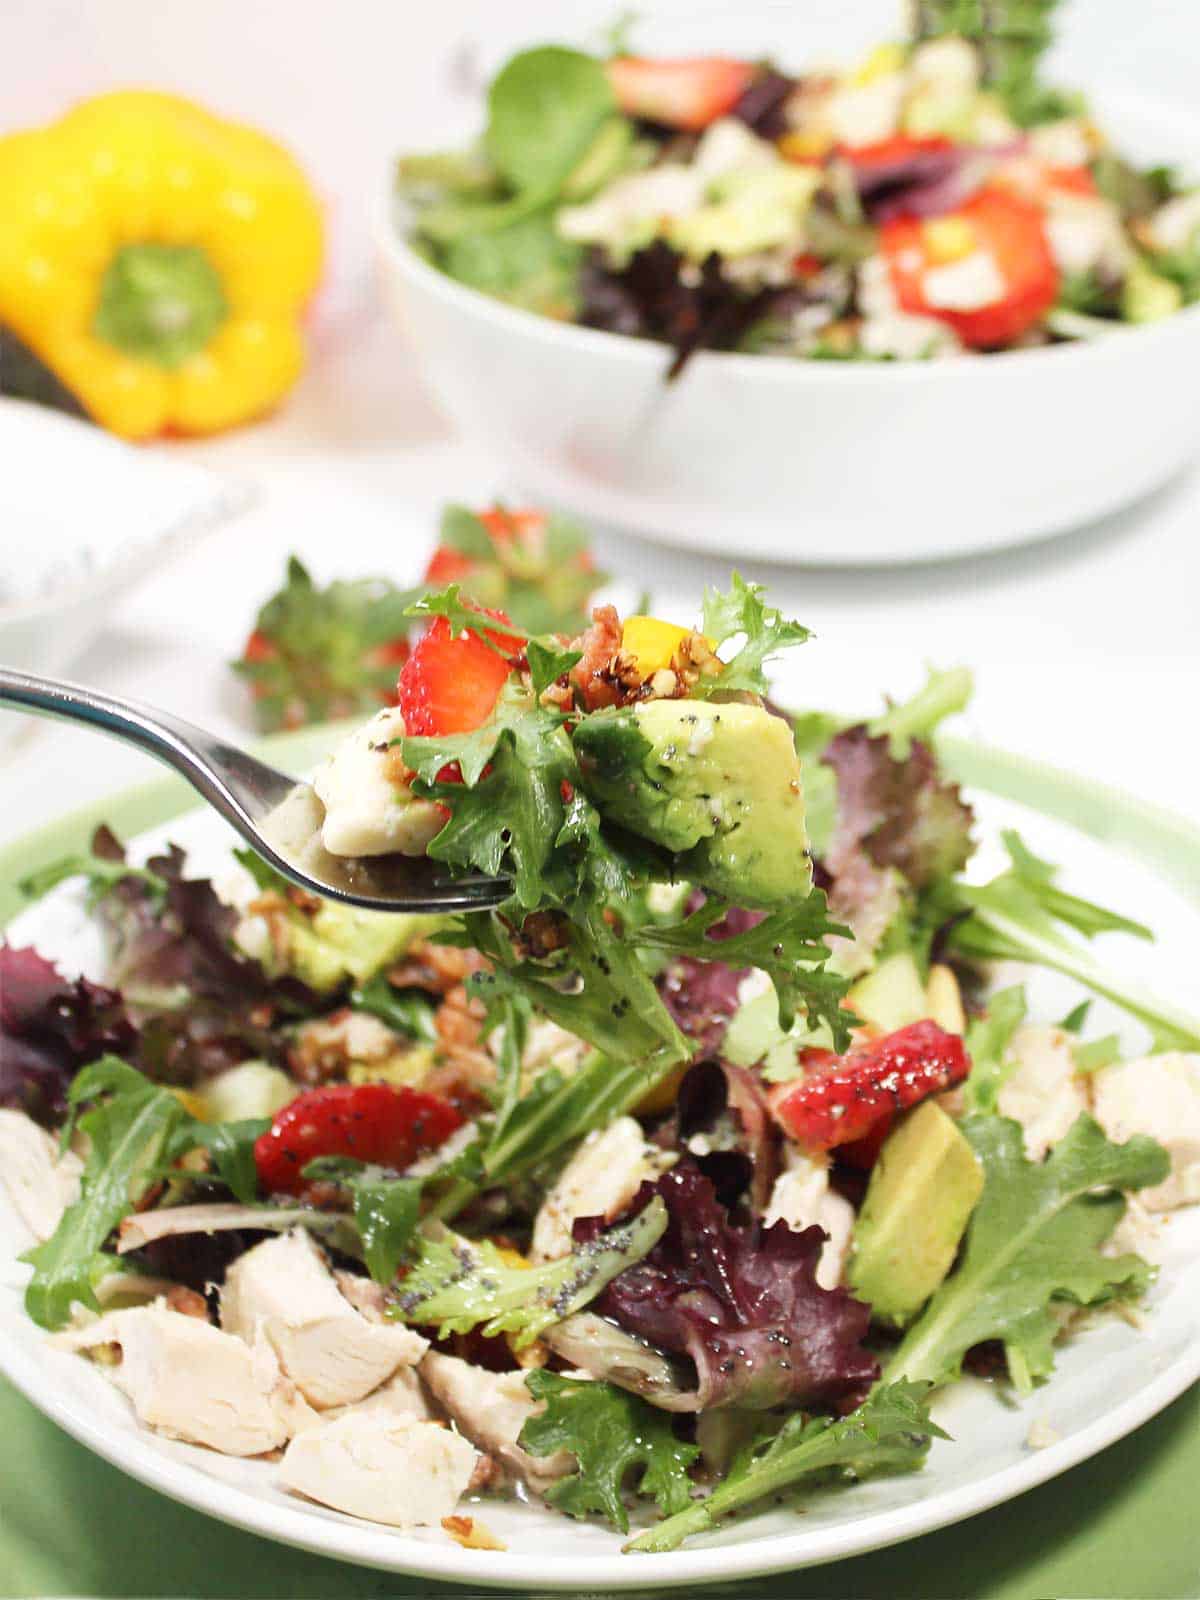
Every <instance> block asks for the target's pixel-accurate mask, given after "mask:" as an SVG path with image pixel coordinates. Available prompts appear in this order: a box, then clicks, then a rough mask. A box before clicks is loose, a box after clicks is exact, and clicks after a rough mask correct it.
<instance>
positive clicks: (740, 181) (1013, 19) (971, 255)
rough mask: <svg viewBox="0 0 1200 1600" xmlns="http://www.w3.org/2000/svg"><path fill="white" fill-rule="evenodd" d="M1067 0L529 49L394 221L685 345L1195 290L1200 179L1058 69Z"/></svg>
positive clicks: (411, 183)
mask: <svg viewBox="0 0 1200 1600" xmlns="http://www.w3.org/2000/svg"><path fill="white" fill-rule="evenodd" d="M1051 9H1052V7H1051V6H1050V5H1049V4H1045V3H1044V0H1043V3H1039V4H1035V5H1024V4H1022V5H1020V6H1016V5H1006V4H999V5H987V6H981V5H963V4H957V3H953V4H952V3H946V0H922V3H919V4H917V5H915V6H914V7H913V15H912V26H911V31H910V33H909V36H908V37H906V38H903V39H899V40H893V41H889V42H887V43H884V44H882V45H880V46H879V47H878V48H877V49H875V50H874V51H872V52H871V53H870V54H869V55H868V56H867V57H866V58H865V59H864V60H862V61H860V62H858V63H857V64H856V65H854V66H852V67H850V68H849V69H845V70H843V69H837V68H832V67H828V66H823V65H813V66H811V67H808V68H803V69H798V70H794V69H792V68H791V67H788V66H784V65H781V64H779V63H776V62H773V61H759V60H750V59H746V58H743V57H733V56H729V57H703V58H687V59H661V58H653V57H646V56H640V55H636V54H634V53H632V52H631V51H630V50H629V49H628V48H626V47H625V45H624V43H623V42H619V43H618V44H617V45H616V46H614V48H613V50H612V52H611V53H610V54H608V55H607V56H603V57H602V56H600V55H593V54H588V53H585V52H583V51H580V50H576V49H569V48H565V47H562V46H558V45H545V46H539V47H536V48H533V49H530V50H526V51H524V52H522V53H520V54H518V55H516V56H514V57H513V58H512V59H511V60H509V61H508V62H507V63H506V64H505V65H504V66H503V67H502V68H501V70H500V71H499V73H498V74H497V75H496V77H495V78H494V80H493V81H492V83H491V85H490V87H489V90H488V96H487V124H486V127H485V129H484V132H483V135H482V137H481V138H480V139H479V140H478V141H477V143H476V144H475V145H473V146H472V147H471V148H469V149H467V150H465V151H462V152H454V153H447V154H420V155H408V156H405V157H403V158H402V159H401V161H400V163H399V168H398V184H399V192H400V196H401V199H402V201H403V207H402V218H401V225H402V227H403V229H404V231H405V232H406V233H407V234H408V236H409V238H410V240H411V242H412V244H413V245H414V247H415V248H416V249H417V250H418V251H419V252H420V253H421V254H422V255H424V256H425V257H426V258H427V259H428V260H429V261H430V262H432V263H433V264H434V265H435V266H436V267H438V268H439V269H440V270H441V271H443V272H444V273H446V274H447V275H448V276H449V277H451V278H453V279H456V280H457V281H458V282H460V283H462V284H465V285H467V286H469V287H470V288H473V289H477V290H480V291H482V292H483V293H485V294H488V295H493V296H495V297H496V298H498V299H500V300H504V301H507V302H508V303H510V304H512V305H515V306H518V307H521V308H523V309H526V310H529V311H534V312H538V313H541V314H544V315H546V316H550V317H555V318H558V319H560V320H564V321H569V322H575V323H579V324H581V325H583V326H586V327H591V328H599V329H604V330H608V331H610V332H615V333H621V334H628V335H633V336H635V337H639V338H648V339H654V340H658V341H661V342H663V343H664V344H666V345H669V346H670V347H671V348H672V349H673V350H674V352H675V356H674V361H673V364H672V367H671V372H672V374H674V373H676V372H678V371H679V369H680V368H681V367H682V365H683V363H684V362H685V361H686V360H687V358H688V357H689V356H690V355H691V354H692V352H694V351H695V350H698V349H701V348H708V349H716V350H741V351H748V352H757V353H761V354H767V355H777V356H792V357H799V358H807V359H813V360H839V361H854V360H859V361H879V360H897V359H900V360H915V359H926V358H933V357H946V356H957V355H963V354H966V353H978V352H995V351H1004V350H1014V349H1028V348H1031V347H1036V346H1042V345H1050V344H1055V343H1059V342H1063V341H1069V340H1078V339H1091V338H1097V337H1102V336H1104V335H1106V334H1109V333H1112V332H1114V331H1116V330H1119V329H1120V328H1121V327H1122V326H1123V325H1127V324H1132V323H1145V322H1151V321H1155V320H1158V319H1160V318H1163V317H1166V316H1169V315H1171V314H1172V313H1174V312H1176V311H1178V310H1179V309H1180V308H1182V307H1183V306H1185V305H1188V304H1191V303H1193V302H1194V301H1196V300H1197V299H1200V189H1197V188H1195V187H1191V186H1188V185H1187V184H1186V183H1185V182H1183V181H1182V180H1181V179H1180V178H1179V177H1178V176H1177V175H1176V174H1175V173H1174V172H1173V171H1172V170H1171V169H1169V168H1168V167H1165V166H1158V167H1154V168H1151V169H1142V168H1140V167H1138V166H1137V165H1136V164H1134V163H1133V162H1131V161H1130V160H1128V159H1127V158H1126V157H1125V156H1123V155H1122V153H1121V151H1120V150H1119V149H1117V148H1115V147H1114V146H1113V145H1112V144H1111V143H1110V142H1109V139H1108V138H1107V136H1106V135H1105V133H1104V131H1103V129H1102V128H1101V127H1100V126H1099V125H1098V124H1097V123H1096V122H1095V121H1094V120H1093V118H1092V117H1091V115H1090V114H1089V112H1088V109H1087V106H1086V103H1085V101H1084V100H1083V98H1082V97H1081V96H1080V95H1078V94H1075V93H1064V92H1062V91H1060V90H1058V89H1056V88H1052V87H1049V86H1047V85H1046V84H1045V83H1044V82H1043V81H1042V78H1041V75H1040V57H1041V55H1042V52H1043V50H1044V48H1045V46H1046V45H1047V43H1048V42H1049V38H1050V29H1049V21H1048V15H1049V12H1050V10H1051Z"/></svg>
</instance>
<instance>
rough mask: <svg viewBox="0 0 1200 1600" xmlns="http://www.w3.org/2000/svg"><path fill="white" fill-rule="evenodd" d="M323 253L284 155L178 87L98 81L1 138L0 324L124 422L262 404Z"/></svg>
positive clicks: (82, 397) (285, 377) (271, 398)
mask: <svg viewBox="0 0 1200 1600" xmlns="http://www.w3.org/2000/svg"><path fill="white" fill-rule="evenodd" d="M321 254H322V226H321V214H320V208H319V206H318V203H317V200H316V197H315V195H314V194H313V191H312V189H311V188H310V186H309V184H308V181H307V179H306V178H305V176H304V174H303V172H302V171H301V170H300V168H299V167H298V166H297V165H296V163H295V162H294V161H293V159H292V157H291V156H290V155H289V154H288V153H287V152H286V151H285V150H284V149H282V148H281V147H280V146H279V145H277V144H275V143H274V142H273V141H272V140H270V139H268V138H267V137H265V136H264V135H263V134H260V133H256V132H254V131H253V130H251V129H249V128H243V127H239V126H237V125H235V124H233V123H229V122H224V121H222V120H221V119H220V118H218V117H215V116H213V115H212V114H211V113H210V112H208V111H205V110H203V109H202V108H201V107H200V106H197V105H194V104H192V103H191V102H190V101H187V100H181V99H177V98H176V97H174V96H172V95H166V94H154V93H150V92H146V91H129V92H121V93H116V94H107V95H101V96H99V97H98V98H96V99H94V100H88V101H85V102H84V103H83V104H82V105H79V106H76V107H75V109H74V110H72V111H70V112H68V113H67V115H66V116H65V117H63V118H62V120H61V121H59V122H57V123H54V124H52V125H51V126H50V127H47V128H41V129H34V130H30V131H26V132H21V133H15V134H12V135H10V136H9V137H7V138H4V139H0V328H5V329H7V330H8V331H9V332H10V333H12V334H14V335H15V336H16V337H17V338H18V339H19V340H20V341H21V342H22V343H23V344H24V345H26V346H27V347H28V349H29V350H30V351H32V353H33V354H34V355H35V356H36V357H37V359H38V360H39V361H41V362H42V364H43V365H44V366H45V367H47V368H48V369H49V370H50V372H51V373H53V374H54V376H55V377H56V378H57V379H58V380H59V381H60V382H61V383H62V384H63V385H64V386H65V388H66V389H67V390H69V392H70V393H71V394H72V395H74V397H75V398H76V399H77V400H78V401H79V403H80V404H81V405H82V406H83V408H84V409H85V410H86V411H87V413H88V414H89V416H91V417H92V418H93V420H94V421H96V422H98V423H100V424H102V425H103V426H104V427H106V428H110V429H111V430H112V431H113V432H114V433H119V434H123V435H124V436H125V437H127V438H130V439H142V438H147V437H150V436H152V435H154V434H158V433H162V432H164V431H167V430H171V431H174V432H179V433H212V432H216V431H218V430H220V429H222V428H228V427H232V426H234V425H235V424H237V423H239V422H245V421H246V420H247V419H249V418H251V417H254V416H257V415H259V414H260V413H262V412H264V411H266V410H268V409H269V408H270V407H271V406H273V405H274V404H275V402H276V401H277V400H279V399H280V397H281V396H282V395H283V394H285V393H286V391H287V390H288V389H289V388H290V387H291V385H292V384H293V383H294V382H295V380H296V378H297V377H298V376H299V374H300V372H301V370H302V368H303V365H304V343H303V339H302V336H301V332H300V327H299V315H300V312H301V311H302V309H303V307H304V305H305V303H306V302H307V301H308V299H309V297H310V296H311V295H312V293H313V290H314V289H315V288H316V284H317V279H318V277H319V274H320V268H321Z"/></svg>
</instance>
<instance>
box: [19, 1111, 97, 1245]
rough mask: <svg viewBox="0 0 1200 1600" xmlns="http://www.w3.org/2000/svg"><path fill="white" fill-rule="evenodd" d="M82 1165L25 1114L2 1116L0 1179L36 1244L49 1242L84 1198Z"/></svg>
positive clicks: (20, 1112) (71, 1153)
mask: <svg viewBox="0 0 1200 1600" xmlns="http://www.w3.org/2000/svg"><path fill="white" fill-rule="evenodd" d="M82 1171H83V1163H82V1162H81V1161H80V1159H79V1157H78V1156H77V1155H75V1154H74V1153H73V1152H72V1151H70V1150H68V1151H66V1152H64V1153H63V1154H62V1155H60V1154H59V1149H58V1140H57V1139H55V1138H54V1137H53V1136H52V1135H51V1134H49V1133H47V1132H46V1130H45V1129H44V1128H39V1127H38V1125H37V1123H36V1122H34V1121H33V1119H32V1118H31V1117H27V1116H26V1115H25V1113H24V1112H23V1111H0V1180H3V1183H4V1186H5V1188H6V1189H7V1190H8V1194H9V1198H10V1199H11V1200H12V1203H13V1207H14V1209H15V1210H16V1213H17V1215H18V1216H19V1217H20V1219H21V1221H22V1222H23V1223H24V1224H25V1226H26V1227H27V1228H28V1229H29V1231H30V1233H32V1234H33V1236H34V1238H35V1239H38V1240H42V1239H48V1238H49V1237H50V1235H51V1234H52V1233H53V1232H54V1230H55V1228H57V1227H58V1224H59V1221H60V1220H61V1218H62V1214H63V1212H64V1211H65V1210H66V1209H67V1207H68V1206H69V1205H73V1204H74V1203H75V1201H76V1200H78V1198H79V1175H80V1173H81V1172H82Z"/></svg>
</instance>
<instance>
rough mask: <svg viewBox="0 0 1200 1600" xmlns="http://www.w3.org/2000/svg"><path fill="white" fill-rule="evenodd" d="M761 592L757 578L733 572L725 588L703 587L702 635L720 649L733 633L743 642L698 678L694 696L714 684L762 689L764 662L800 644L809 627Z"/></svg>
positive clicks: (732, 689) (727, 690)
mask: <svg viewBox="0 0 1200 1600" xmlns="http://www.w3.org/2000/svg"><path fill="white" fill-rule="evenodd" d="M762 594H763V587H762V585H761V584H760V583H746V582H745V581H744V580H743V579H742V577H741V576H740V575H739V574H738V573H736V572H735V573H734V574H733V579H732V587H731V588H730V590H729V592H728V594H723V593H722V592H721V591H720V590H719V589H706V590H705V591H704V607H703V612H702V617H703V621H702V623H701V631H702V632H703V633H704V635H705V637H706V638H708V639H711V640H712V642H713V644H714V645H715V646H716V648H717V651H718V654H719V653H720V647H721V646H722V645H723V644H728V642H729V641H730V640H731V639H737V638H741V639H742V641H743V642H742V644H741V646H740V647H739V648H738V649H737V650H736V651H735V652H734V654H732V655H731V656H729V657H728V659H727V660H726V659H725V658H724V657H722V659H723V660H725V669H724V671H723V672H721V673H720V674H718V675H717V676H716V677H713V678H702V679H701V680H700V682H699V683H698V684H697V685H696V687H695V689H694V690H693V691H692V692H693V694H694V695H695V696H696V698H697V699H701V698H705V697H707V696H708V695H711V694H714V693H716V691H717V690H720V692H721V693H722V694H728V693H733V692H735V691H740V692H744V693H749V694H761V695H765V694H766V693H767V688H768V685H767V679H766V674H765V672H764V670H763V669H764V667H765V665H766V663H767V662H768V661H769V660H770V659H771V658H772V657H773V656H776V655H778V654H779V653H780V651H781V650H790V649H791V648H792V647H793V646H794V645H799V644H803V643H804V641H805V640H806V639H807V638H808V637H809V631H808V629H807V628H805V627H802V626H801V624H800V623H798V622H789V621H788V620H787V619H786V618H785V617H784V616H783V614H782V612H780V611H779V610H778V608H777V607H775V606H768V605H766V604H765V603H764V601H763V599H762Z"/></svg>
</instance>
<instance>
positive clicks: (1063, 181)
mask: <svg viewBox="0 0 1200 1600" xmlns="http://www.w3.org/2000/svg"><path fill="white" fill-rule="evenodd" d="M1046 182H1047V183H1048V184H1049V186H1050V188H1051V189H1053V190H1055V191H1057V193H1059V194H1078V195H1082V196H1084V197H1085V198H1086V199H1091V198H1092V197H1093V196H1095V195H1097V194H1099V192H1100V191H1099V190H1098V189H1097V187H1096V180H1095V178H1094V177H1093V176H1092V172H1091V168H1090V167H1047V169H1046Z"/></svg>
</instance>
